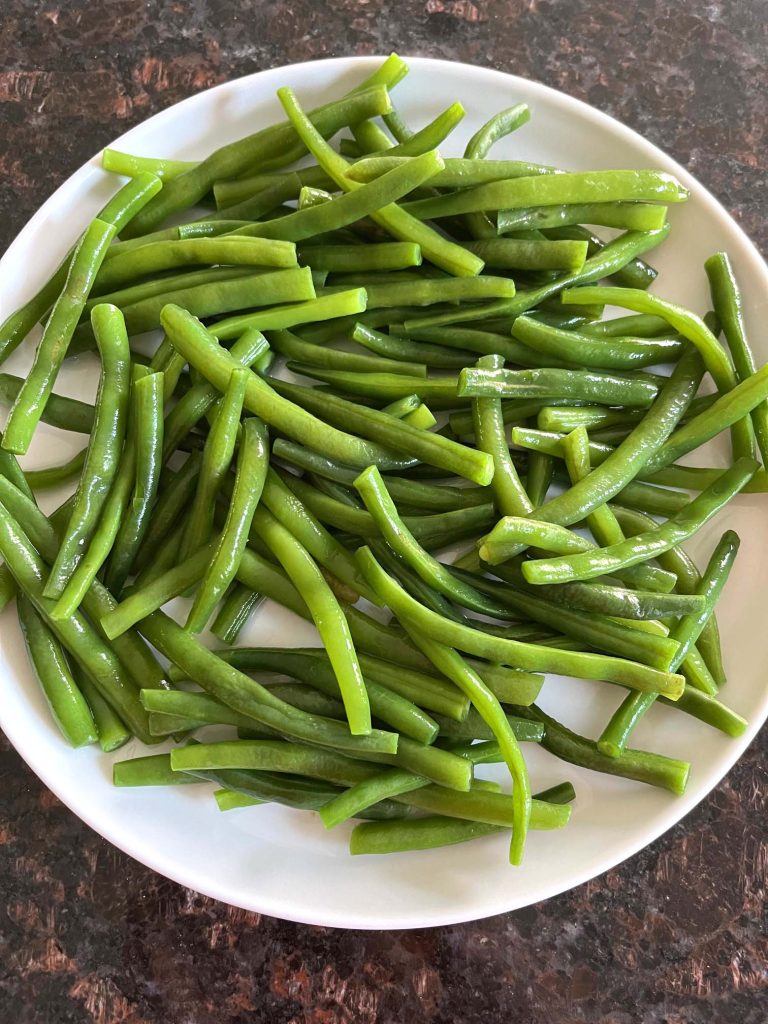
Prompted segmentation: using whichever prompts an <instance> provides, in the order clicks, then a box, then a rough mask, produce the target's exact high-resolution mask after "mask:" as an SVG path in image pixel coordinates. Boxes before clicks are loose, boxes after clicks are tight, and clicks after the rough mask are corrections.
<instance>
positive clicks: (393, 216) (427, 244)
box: [277, 89, 483, 277]
mask: <svg viewBox="0 0 768 1024" xmlns="http://www.w3.org/2000/svg"><path fill="white" fill-rule="evenodd" d="M277 95H278V98H279V100H280V102H281V103H282V104H283V108H284V109H285V111H286V113H287V114H288V117H289V119H290V121H291V123H292V124H293V126H294V128H295V129H296V132H297V133H298V134H299V136H300V137H301V139H302V141H303V142H304V143H305V145H306V146H307V148H308V149H309V150H310V152H311V153H312V155H313V156H314V157H315V159H316V160H317V162H318V163H319V164H320V166H321V167H322V168H323V169H324V170H325V171H326V172H327V173H328V174H329V175H330V177H332V178H333V179H334V181H335V182H336V184H337V185H339V187H340V188H342V189H343V190H344V191H345V192H355V191H360V190H361V189H363V188H366V187H368V188H370V187H371V186H370V185H369V186H366V185H361V184H360V183H359V182H356V181H353V180H352V179H351V178H350V177H349V176H348V174H347V171H348V170H349V164H348V163H347V161H346V160H345V159H344V158H343V157H341V156H339V154H338V153H336V152H334V150H333V149H332V148H331V147H330V146H329V145H328V144H327V143H326V142H325V141H324V140H323V138H322V136H321V135H320V134H319V133H318V132H317V131H316V129H315V128H314V127H313V125H312V122H311V121H310V119H309V118H307V116H306V115H305V114H304V113H303V111H302V110H301V108H300V107H299V104H298V102H297V101H296V98H295V96H294V95H293V92H292V90H290V89H278V93H277ZM441 165H442V161H441ZM438 169H440V168H436V170H438ZM390 173H395V172H394V171H391V172H390ZM320 209H321V210H322V209H323V207H320ZM371 217H372V219H373V220H374V221H375V223H376V224H378V225H380V226H381V227H383V228H384V229H385V230H386V231H387V232H389V234H391V235H393V236H394V237H395V238H397V239H399V240H400V241H403V242H415V243H416V244H417V245H418V246H419V247H420V249H421V253H422V256H423V257H424V258H425V259H428V260H429V261H430V262H431V263H433V264H434V265H435V266H437V267H440V269H442V270H445V271H447V272H448V273H450V274H454V275H456V276H460V277H473V276H475V275H476V274H478V273H479V272H480V270H481V269H482V266H483V264H482V261H480V260H478V259H477V257H476V256H473V255H472V254H471V253H468V252H467V250H466V249H464V248H463V247H462V246H460V245H456V244H455V243H453V242H450V241H448V239H446V238H444V237H443V236H442V235H440V234H438V233H437V232H436V231H434V230H433V229H432V228H430V227H428V226H427V225H425V224H421V223H420V222H419V221H418V220H417V219H416V218H415V217H412V216H411V215H410V214H409V213H407V211H405V210H404V209H401V208H400V207H398V206H397V204H396V203H393V202H390V203H389V204H388V205H386V206H381V207H379V208H378V209H377V210H376V211H375V212H372V213H371Z"/></svg>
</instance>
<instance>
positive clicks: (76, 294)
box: [3, 220, 115, 454]
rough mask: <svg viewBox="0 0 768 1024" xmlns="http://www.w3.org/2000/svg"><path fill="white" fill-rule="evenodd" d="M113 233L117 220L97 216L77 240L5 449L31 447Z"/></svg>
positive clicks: (19, 450) (8, 428) (18, 398)
mask: <svg viewBox="0 0 768 1024" xmlns="http://www.w3.org/2000/svg"><path fill="white" fill-rule="evenodd" d="M114 236H115V225H114V224H108V223H106V222H105V221H100V220H95V221H93V222H92V223H91V225H90V227H89V228H88V229H87V230H86V232H85V234H84V235H83V238H82V240H81V242H80V243H79V244H78V247H77V250H76V251H75V254H74V255H73V257H72V263H71V265H70V268H69V271H68V273H67V279H66V283H65V285H64V290H63V291H62V293H61V295H60V296H59V298H58V299H57V300H56V302H55V304H54V306H53V309H52V310H51V314H50V316H49V317H48V320H47V322H46V325H45V329H44V331H43V336H42V338H41V339H40V343H39V345H38V347H37V351H36V352H35V358H34V361H33V363H32V367H31V369H30V371H29V373H28V374H27V377H26V379H25V381H24V383H23V384H22V386H21V388H20V389H19V393H18V394H17V395H16V399H15V401H14V403H13V405H12V406H11V411H10V413H9V415H8V421H7V423H6V425H5V433H4V435H3V447H4V448H5V449H6V451H10V452H14V453H16V454H24V452H26V450H27V449H28V448H29V444H30V441H31V440H32V435H33V433H34V432H35V429H36V427H37V424H38V423H39V422H40V417H41V415H42V412H43V410H44V409H45V406H46V403H47V401H48V396H49V395H50V394H51V392H52V391H53V385H54V383H55V381H56V377H57V375H58V372H59V369H60V367H61V364H62V363H63V362H64V358H65V357H66V354H67V349H68V348H69V345H70V342H71V341H72V336H73V334H74V332H75V327H76V326H77V321H78V320H79V319H80V314H81V313H82V311H83V306H84V305H85V302H86V299H87V298H88V293H89V291H90V289H91V286H92V284H93V281H94V279H95V277H96V274H97V272H98V269H99V267H100V266H101V263H102V260H103V259H104V256H105V254H106V251H107V248H108V246H109V243H110V242H111V241H112V239H113V238H114Z"/></svg>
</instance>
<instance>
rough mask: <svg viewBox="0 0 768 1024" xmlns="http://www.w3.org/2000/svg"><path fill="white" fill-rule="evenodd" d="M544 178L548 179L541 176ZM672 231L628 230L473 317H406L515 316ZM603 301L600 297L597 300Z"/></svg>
mask: <svg viewBox="0 0 768 1024" xmlns="http://www.w3.org/2000/svg"><path fill="white" fill-rule="evenodd" d="M541 180H544V179H541ZM668 234H669V225H668V224H665V225H664V227H663V228H661V229H660V230H658V231H628V232H626V233H625V234H623V235H620V236H619V237H618V238H615V239H613V241H611V242H609V243H608V245H606V247H605V248H604V249H602V250H601V251H600V252H599V253H596V254H595V255H594V256H590V258H589V259H588V260H587V261H586V263H585V264H584V266H583V267H582V268H581V270H579V271H574V272H570V273H567V274H562V275H560V276H558V277H557V278H555V279H554V280H552V281H548V282H547V283H546V284H542V285H540V286H538V287H535V288H531V289H526V290H525V291H518V293H517V295H515V297H514V298H513V299H500V300H498V301H496V302H491V303H489V304H488V305H487V306H476V307H473V309H472V312H471V317H470V316H469V314H468V313H467V310H466V309H461V308H459V309H458V310H455V311H454V310H448V311H447V312H444V313H439V312H438V313H435V314H428V315H427V316H421V317H411V318H410V319H406V320H405V329H406V331H407V332H408V333H410V332H412V331H414V330H416V329H419V330H420V329H422V328H424V327H444V326H446V325H447V324H454V323H462V322H464V321H466V320H468V319H470V320H471V322H472V323H476V322H477V321H479V320H486V319H489V318H491V317H497V316H501V317H515V316H519V315H520V314H521V313H525V312H526V311H527V310H529V309H533V308H534V307H536V306H539V305H541V304H542V303H543V302H546V300H547V299H550V298H551V297H552V296H554V295H559V294H560V293H561V292H563V291H564V290H565V289H566V288H570V287H571V286H572V285H586V284H589V283H590V282H592V281H600V280H602V279H603V278H604V277H609V276H610V275H611V274H615V273H616V271H617V270H620V269H621V268H622V267H625V266H626V265H627V263H629V262H630V260H633V259H635V257H637V256H639V255H641V254H642V253H644V252H647V251H648V250H649V249H653V248H655V247H656V246H657V245H660V244H661V243H662V242H663V241H664V240H665V239H666V237H667V235H668ZM597 301H600V300H597Z"/></svg>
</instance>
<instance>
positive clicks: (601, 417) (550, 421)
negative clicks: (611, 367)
mask: <svg viewBox="0 0 768 1024" xmlns="http://www.w3.org/2000/svg"><path fill="white" fill-rule="evenodd" d="M644 415H645V413H644V412H643V410H642V409H610V408H608V407H607V406H604V405H582V406H560V405H558V406H550V405H545V406H543V407H542V408H541V409H539V412H538V413H537V416H536V426H537V428H538V429H539V430H544V431H549V432H554V433H561V434H568V433H570V432H571V431H572V430H576V428H577V427H584V428H585V429H587V430H593V429H596V430H599V429H600V428H601V427H611V426H615V425H617V424H618V425H621V426H626V427H627V428H628V429H629V428H630V427H633V426H635V425H636V424H637V423H639V422H640V420H641V419H642V418H643V416H644Z"/></svg>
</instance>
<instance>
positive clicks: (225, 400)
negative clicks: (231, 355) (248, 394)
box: [181, 366, 249, 558]
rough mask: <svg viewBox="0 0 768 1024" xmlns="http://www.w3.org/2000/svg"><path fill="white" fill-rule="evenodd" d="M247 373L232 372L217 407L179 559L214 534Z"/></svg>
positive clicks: (237, 425)
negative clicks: (216, 514)
mask: <svg viewBox="0 0 768 1024" xmlns="http://www.w3.org/2000/svg"><path fill="white" fill-rule="evenodd" d="M248 373H249V371H248V370H247V369H246V368H245V367H242V366H241V367H239V368H236V369H233V370H232V374H231V376H230V378H229V381H228V383H227V388H226V391H225V392H224V394H223V397H222V399H221V401H220V403H219V405H218V408H217V411H216V413H215V419H214V421H213V425H212V427H211V430H210V432H209V434H208V437H207V439H206V442H205V447H204V448H203V461H202V464H201V467H200V475H199V477H198V480H197V488H196V490H195V497H194V500H193V502H192V507H191V509H190V512H189V517H188V518H187V521H186V524H185V528H184V537H183V539H182V544H181V556H182V558H184V557H187V556H188V555H191V554H192V553H193V552H194V551H197V549H198V548H199V547H201V545H203V544H207V543H208V541H209V540H210V538H211V534H212V532H213V513H214V508H215V505H216V496H217V495H218V493H219V490H220V488H221V485H222V482H223V480H224V477H225V476H226V474H227V473H228V472H229V467H230V464H231V462H232V457H233V455H234V452H235V445H236V442H237V437H238V434H239V433H240V416H241V415H242V412H243V400H244V398H245V389H246V385H247V380H248Z"/></svg>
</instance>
